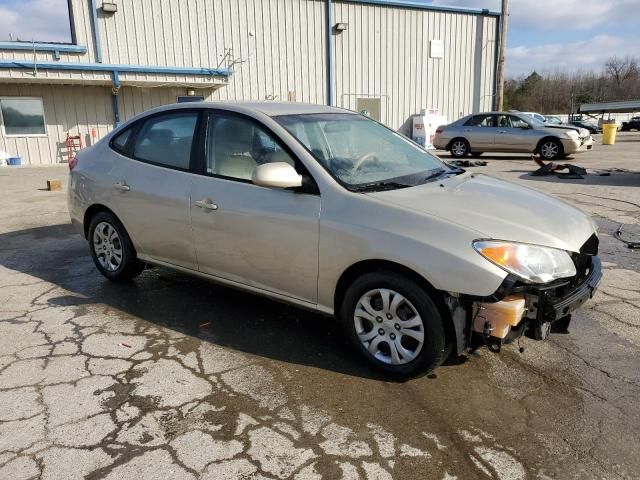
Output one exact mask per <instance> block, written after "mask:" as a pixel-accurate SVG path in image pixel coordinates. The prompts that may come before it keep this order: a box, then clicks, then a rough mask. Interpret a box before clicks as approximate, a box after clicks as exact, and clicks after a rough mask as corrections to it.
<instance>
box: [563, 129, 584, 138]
mask: <svg viewBox="0 0 640 480" xmlns="http://www.w3.org/2000/svg"><path fill="white" fill-rule="evenodd" d="M564 135H565V137H567V138H570V139H572V140H578V139H579V138H580V135H578V132H576V131H575V130H568V131H566V132H564Z"/></svg>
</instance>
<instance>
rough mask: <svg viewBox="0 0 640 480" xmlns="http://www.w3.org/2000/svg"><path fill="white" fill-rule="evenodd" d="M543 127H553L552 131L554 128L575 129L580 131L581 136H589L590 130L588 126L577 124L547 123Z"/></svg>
mask: <svg viewBox="0 0 640 480" xmlns="http://www.w3.org/2000/svg"><path fill="white" fill-rule="evenodd" d="M543 128H545V129H546V128H548V129H551V130H552V131H553V130H574V131H576V132H578V134H579V135H580V137H588V136H589V130H587V129H586V128H582V127H578V126H575V125H545V126H544V127H543ZM555 133H557V132H555Z"/></svg>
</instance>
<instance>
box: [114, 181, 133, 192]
mask: <svg viewBox="0 0 640 480" xmlns="http://www.w3.org/2000/svg"><path fill="white" fill-rule="evenodd" d="M113 188H115V189H116V190H120V191H121V192H128V191H129V190H131V187H130V186H129V185H127V182H124V181H123V182H116V183H114V184H113Z"/></svg>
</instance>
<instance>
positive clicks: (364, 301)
mask: <svg viewBox="0 0 640 480" xmlns="http://www.w3.org/2000/svg"><path fill="white" fill-rule="evenodd" d="M340 318H341V320H342V322H343V323H344V326H345V329H346V331H347V334H348V336H349V338H350V340H351V342H352V343H353V344H354V346H355V348H356V349H357V350H358V351H360V353H362V354H363V355H364V356H365V357H366V358H367V360H368V361H369V362H371V363H373V364H374V365H375V366H377V367H378V368H380V369H382V370H384V371H386V372H388V373H391V374H393V375H396V376H398V377H407V376H412V375H415V374H417V373H420V372H428V371H431V370H433V369H434V368H436V367H438V366H439V365H440V364H441V363H442V362H444V360H445V359H446V352H447V350H446V348H445V347H446V345H445V332H444V325H443V320H442V316H441V315H440V312H439V310H438V308H437V307H436V305H435V303H434V302H433V300H432V299H431V297H430V296H429V294H428V293H427V292H425V290H424V289H423V288H421V287H420V286H419V285H417V284H416V283H415V282H413V281H412V280H410V279H408V278H405V277H403V276H401V275H398V274H396V273H391V272H389V273H369V274H365V275H363V276H362V277H360V278H358V279H357V280H356V281H355V282H354V283H353V284H352V285H351V286H350V287H349V289H348V290H347V292H346V294H345V297H344V301H343V302H342V306H341V309H340Z"/></svg>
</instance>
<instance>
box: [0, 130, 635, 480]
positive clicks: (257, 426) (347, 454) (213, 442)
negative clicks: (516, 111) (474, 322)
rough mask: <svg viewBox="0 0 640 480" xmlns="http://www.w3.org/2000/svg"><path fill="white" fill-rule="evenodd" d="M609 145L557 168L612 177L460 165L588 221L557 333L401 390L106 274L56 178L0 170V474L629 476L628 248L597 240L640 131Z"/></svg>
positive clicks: (266, 328) (330, 331)
mask: <svg viewBox="0 0 640 480" xmlns="http://www.w3.org/2000/svg"><path fill="white" fill-rule="evenodd" d="M618 140H619V141H618V143H617V144H616V145H615V146H612V147H604V146H601V145H599V141H597V143H598V144H597V145H596V147H595V149H594V151H592V152H588V153H587V154H584V155H581V156H579V157H575V159H573V162H574V163H576V164H579V165H582V166H585V167H587V168H588V169H589V171H590V172H593V171H595V170H597V169H604V168H609V169H618V170H613V171H612V173H611V175H609V176H598V175H593V174H590V175H588V176H587V177H586V178H585V179H583V180H561V179H557V178H555V177H531V176H530V175H529V173H530V172H531V171H533V170H534V169H535V166H534V165H533V163H532V162H531V161H530V160H528V159H527V158H525V157H522V156H513V157H510V156H506V155H496V156H489V157H486V159H487V160H488V161H489V165H488V166H486V167H474V168H473V169H474V170H476V171H479V172H485V173H488V174H490V175H495V176H498V177H501V178H506V179H509V180H512V181H515V182H518V183H521V184H523V185H526V186H529V187H532V188H536V189H540V190H543V191H545V192H549V193H552V194H555V195H557V196H559V197H561V198H563V199H565V200H567V201H569V202H571V203H573V204H575V205H577V206H579V207H580V208H582V209H584V210H586V211H588V212H590V213H591V214H592V215H593V216H594V218H595V219H596V221H597V223H598V224H599V226H600V238H601V257H602V260H603V265H604V270H605V276H604V279H603V282H602V284H601V287H600V290H599V292H598V293H597V295H596V296H595V297H594V299H592V301H591V302H589V303H588V304H587V305H586V306H585V308H583V309H582V310H580V311H579V312H577V313H576V314H575V315H574V320H573V323H572V325H571V328H570V331H571V333H570V334H569V335H553V336H551V338H550V339H549V340H548V341H545V342H535V341H533V340H529V339H526V338H525V339H523V340H522V342H521V345H522V346H523V347H524V352H523V353H519V352H518V348H517V345H511V346H507V347H506V348H504V349H503V351H502V353H501V354H499V355H496V354H493V353H490V352H488V351H486V350H480V351H478V352H476V353H475V354H472V355H469V356H468V357H467V358H462V359H457V360H453V361H450V362H449V363H448V364H447V365H445V366H443V367H441V368H439V369H438V370H437V371H436V372H435V373H434V374H431V375H428V376H423V377H420V378H416V379H413V380H410V381H406V382H393V381H389V379H388V378H384V377H382V376H380V375H379V374H378V373H377V372H375V371H374V370H372V369H370V368H369V367H368V366H367V365H366V364H365V363H364V362H363V361H362V360H361V359H360V358H359V357H358V356H357V355H356V354H355V353H354V352H352V350H351V349H350V347H349V345H348V344H347V342H346V341H345V339H344V338H343V336H342V335H341V333H340V329H339V328H338V327H337V325H336V324H335V322H333V321H332V320H331V319H327V318H325V317H322V316H318V315H315V314H313V313H309V312H304V311H301V310H297V309H295V308H293V307H289V306H286V305H282V304H278V303H275V302H272V301H269V300H266V299H263V298H259V297H255V296H252V295H249V294H245V293H241V292H237V291H234V290H230V289H228V288H224V287H220V286H217V285H214V284H212V283H208V282H206V281H203V280H200V279H195V278H191V277H188V276H185V275H182V274H179V273H175V272H171V271H168V270H164V269H159V268H156V269H152V270H147V271H145V272H144V273H143V274H142V275H141V276H140V277H139V278H138V279H137V280H136V281H135V282H134V283H131V284H129V285H114V284H111V283H109V282H108V281H107V280H106V279H105V278H103V277H102V276H101V275H100V274H99V273H98V272H97V270H96V269H95V267H94V265H93V263H92V261H91V258H90V256H89V252H88V247H87V244H86V241H85V240H84V239H82V238H80V237H79V236H78V235H76V234H75V233H74V232H73V230H72V228H71V226H70V225H69V220H68V214H67V209H66V197H65V192H64V191H63V192H48V191H45V190H44V186H45V180H46V179H51V178H58V179H63V180H65V182H66V176H67V171H66V167H65V166H58V167H46V168H45V167H41V168H4V169H0V199H1V203H0V205H1V206H0V478H1V479H12V480H17V479H30V478H42V479H65V480H71V479H82V478H87V479H102V478H105V479H109V480H112V479H132V478H136V479H159V478H171V479H195V478H202V479H225V480H226V479H294V480H316V479H321V478H322V479H330V480H332V479H338V480H339V479H345V480H350V479H363V480H365V479H366V480H386V479H391V478H397V479H437V480H453V479H456V478H457V479H460V480H462V479H476V478H477V479H488V478H493V479H500V480H511V479H513V480H520V479H539V480H544V479H552V478H553V479H555V478H558V479H571V478H579V479H585V478H586V479H590V478H594V479H596V478H597V479H623V478H640V455H639V453H640V447H639V445H640V409H639V408H638V405H639V400H640V355H639V352H640V262H639V259H640V253H639V252H637V251H633V250H629V249H627V248H626V247H625V246H624V245H623V244H622V243H620V242H619V241H618V240H616V239H615V238H613V236H612V234H613V232H614V231H615V229H616V228H617V226H618V225H619V224H620V223H625V224H629V225H634V226H637V225H638V223H639V218H640V173H639V172H640V167H639V165H638V163H637V162H638V161H639V160H640V159H639V158H638V157H639V155H638V153H639V152H640V134H629V135H619V138H618ZM484 158H485V157H483V159H484ZM570 161H571V160H570ZM496 214H499V212H496Z"/></svg>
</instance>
